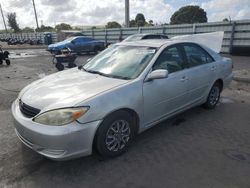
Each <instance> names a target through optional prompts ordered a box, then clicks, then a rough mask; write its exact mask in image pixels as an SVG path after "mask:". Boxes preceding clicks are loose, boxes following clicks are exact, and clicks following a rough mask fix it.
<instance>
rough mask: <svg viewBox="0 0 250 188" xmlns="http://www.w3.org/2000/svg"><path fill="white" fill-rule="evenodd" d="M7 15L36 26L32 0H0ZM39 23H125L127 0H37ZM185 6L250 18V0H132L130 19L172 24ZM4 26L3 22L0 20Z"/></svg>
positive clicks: (218, 17) (216, 17)
mask: <svg viewBox="0 0 250 188" xmlns="http://www.w3.org/2000/svg"><path fill="white" fill-rule="evenodd" d="M0 2H1V4H2V8H3V11H4V14H5V15H6V14H7V12H16V14H17V21H18V23H19V26H20V27H21V28H24V27H25V26H29V27H35V25H36V23H35V17H34V11H33V7H32V0H0ZM35 2H36V7H37V14H38V20H39V25H40V24H41V21H43V24H44V25H51V26H55V24H58V23H61V22H64V23H68V24H71V25H104V24H106V23H107V22H108V21H117V22H119V23H120V24H123V23H124V0H35ZM185 5H199V6H201V7H202V8H203V9H205V11H206V12H207V16H208V21H209V22H212V21H222V20H223V18H228V17H229V16H230V17H231V19H233V20H239V19H250V0H207V1H205V0H197V1H195V0H178V1H177V0H130V19H133V18H134V17H135V15H136V14H137V13H143V14H144V15H145V18H146V20H150V19H152V20H153V21H154V22H157V23H166V22H167V23H168V22H169V20H170V17H171V15H172V14H173V13H174V12H175V11H176V10H178V9H179V8H180V7H182V6H185ZM0 28H2V29H3V21H2V19H0Z"/></svg>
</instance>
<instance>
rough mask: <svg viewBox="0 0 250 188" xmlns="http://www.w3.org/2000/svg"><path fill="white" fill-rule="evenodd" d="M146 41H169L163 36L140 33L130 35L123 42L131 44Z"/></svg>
mask: <svg viewBox="0 0 250 188" xmlns="http://www.w3.org/2000/svg"><path fill="white" fill-rule="evenodd" d="M145 39H168V36H167V35H163V34H153V33H140V34H134V35H130V36H129V37H127V38H126V39H124V40H123V41H124V42H131V41H137V40H145Z"/></svg>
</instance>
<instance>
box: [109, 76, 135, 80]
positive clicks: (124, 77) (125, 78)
mask: <svg viewBox="0 0 250 188" xmlns="http://www.w3.org/2000/svg"><path fill="white" fill-rule="evenodd" d="M106 76H108V77H110V78H118V79H122V80H130V79H131V78H129V77H126V76H117V75H106Z"/></svg>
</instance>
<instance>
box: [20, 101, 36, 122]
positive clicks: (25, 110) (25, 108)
mask: <svg viewBox="0 0 250 188" xmlns="http://www.w3.org/2000/svg"><path fill="white" fill-rule="evenodd" d="M19 107H20V111H21V112H22V114H23V115H24V116H26V117H28V118H32V117H34V116H36V115H37V114H39V112H40V110H39V109H37V108H33V107H31V106H29V105H27V104H25V103H23V102H22V101H21V100H19Z"/></svg>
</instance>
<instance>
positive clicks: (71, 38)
mask: <svg viewBox="0 0 250 188" xmlns="http://www.w3.org/2000/svg"><path fill="white" fill-rule="evenodd" d="M75 38H76V37H69V38H67V39H65V40H64V41H65V42H70V41H72V40H74V39H75Z"/></svg>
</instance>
